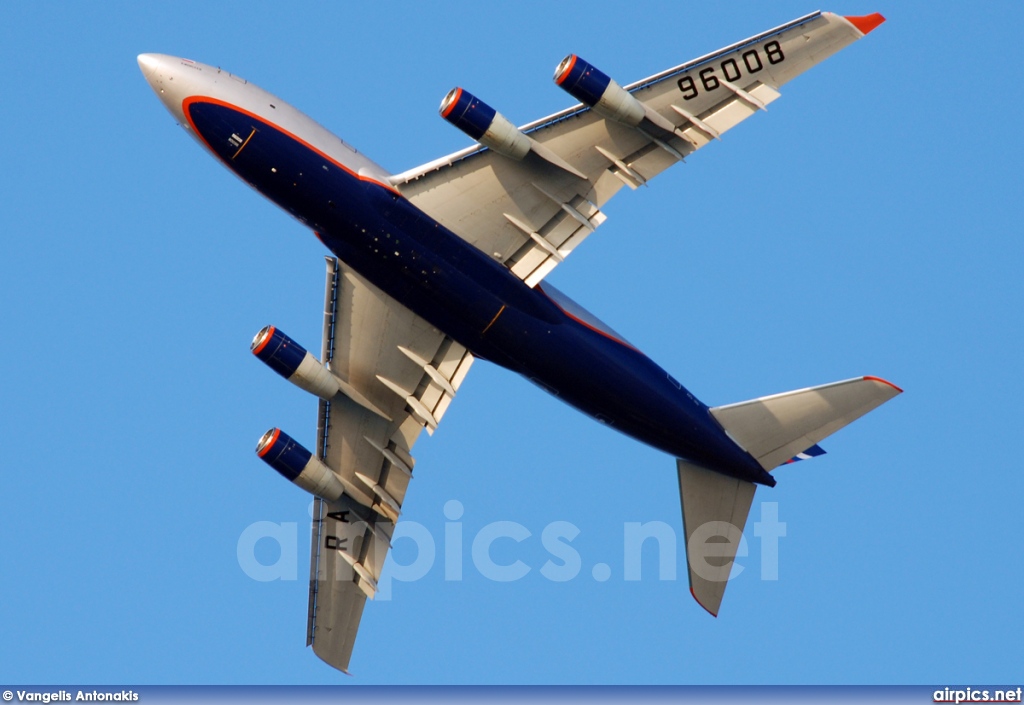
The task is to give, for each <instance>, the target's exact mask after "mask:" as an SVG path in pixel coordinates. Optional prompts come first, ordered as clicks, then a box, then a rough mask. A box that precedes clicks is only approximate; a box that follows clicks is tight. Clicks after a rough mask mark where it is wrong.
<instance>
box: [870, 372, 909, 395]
mask: <svg viewBox="0 0 1024 705" xmlns="http://www.w3.org/2000/svg"><path fill="white" fill-rule="evenodd" d="M864 379H870V380H872V381H873V382H881V383H882V384H888V385H889V386H890V387H892V388H893V389H895V390H896V391H897V392H899V393H900V394H902V393H903V390H902V389H900V388H899V387H897V386H896V385H895V384H893V383H892V382H890V381H889V380H887V379H882V378H881V377H872V376H870V375H867V376H865V377H864Z"/></svg>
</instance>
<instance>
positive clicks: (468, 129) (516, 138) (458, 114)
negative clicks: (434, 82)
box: [440, 88, 531, 161]
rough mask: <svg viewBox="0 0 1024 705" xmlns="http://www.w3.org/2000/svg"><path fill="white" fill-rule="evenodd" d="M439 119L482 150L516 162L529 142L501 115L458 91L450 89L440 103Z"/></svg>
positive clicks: (524, 154)
mask: <svg viewBox="0 0 1024 705" xmlns="http://www.w3.org/2000/svg"><path fill="white" fill-rule="evenodd" d="M440 111H441V117H443V118H444V119H445V120H447V121H448V122H450V123H451V124H453V125H455V127H457V128H459V129H460V130H462V131H463V132H465V133H466V134H467V135H469V136H470V137H472V138H473V139H474V140H476V141H477V142H479V143H480V144H482V145H483V146H485V147H489V148H490V149H493V150H494V151H495V152H497V153H498V154H502V155H504V156H506V157H509V158H510V159H515V160H516V161H519V160H521V159H523V158H524V157H525V156H526V155H527V154H528V153H529V152H530V147H531V140H530V138H529V137H527V136H526V135H524V134H523V133H522V132H520V131H519V129H518V128H517V127H516V126H515V125H513V124H512V123H511V122H509V121H508V118H506V117H505V116H504V115H502V114H501V113H499V112H498V111H497V110H495V109H494V108H492V107H491V106H489V105H488V104H487V103H485V102H483V101H482V100H480V99H479V98H477V97H476V96H475V95H473V94H472V93H470V92H469V91H467V90H463V89H462V88H453V89H451V90H450V91H448V95H446V96H445V97H444V100H442V101H441V108H440Z"/></svg>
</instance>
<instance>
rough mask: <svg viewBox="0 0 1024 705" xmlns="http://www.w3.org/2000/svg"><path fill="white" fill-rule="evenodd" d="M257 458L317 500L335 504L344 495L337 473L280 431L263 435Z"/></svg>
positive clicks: (270, 431) (275, 430) (275, 429)
mask: <svg viewBox="0 0 1024 705" xmlns="http://www.w3.org/2000/svg"><path fill="white" fill-rule="evenodd" d="M256 455H258V456H259V457H260V458H262V459H263V462H265V463H266V464H267V465H269V466H270V467H272V468H274V469H275V470H277V471H278V472H279V473H281V475H282V476H283V477H284V478H285V479H287V480H288V481H289V482H292V483H294V484H296V485H298V486H299V487H301V488H302V489H304V490H306V491H307V492H309V493H311V494H314V495H316V496H317V497H322V498H324V499H326V500H328V501H330V502H335V501H337V500H338V498H339V497H341V495H342V494H343V493H344V492H345V488H344V486H343V485H342V483H341V480H340V479H339V478H338V476H337V475H335V474H334V471H332V470H331V469H330V468H329V467H327V466H326V465H325V464H324V463H323V461H321V460H320V459H319V458H317V457H316V456H314V455H313V454H312V453H310V452H309V451H308V450H306V449H305V448H304V447H303V446H302V445H300V444H299V443H298V441H296V440H295V439H294V438H292V437H291V436H289V435H288V434H287V433H285V432H284V431H282V430H281V429H279V428H272V429H270V430H269V431H267V432H266V433H264V434H263V437H262V438H260V441H259V443H258V444H256Z"/></svg>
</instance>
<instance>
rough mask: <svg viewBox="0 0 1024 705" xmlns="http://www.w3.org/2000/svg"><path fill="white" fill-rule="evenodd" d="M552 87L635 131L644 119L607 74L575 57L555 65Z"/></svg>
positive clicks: (640, 105)
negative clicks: (561, 90) (558, 87)
mask: <svg viewBox="0 0 1024 705" xmlns="http://www.w3.org/2000/svg"><path fill="white" fill-rule="evenodd" d="M555 83H556V84H558V85H559V86H560V87H561V88H562V89H564V90H565V91H566V92H568V93H569V95H571V96H572V97H574V98H576V100H578V101H580V102H581V103H583V104H585V105H589V106H590V107H591V108H593V109H594V110H596V111H597V112H598V113H600V114H601V115H603V116H605V117H606V118H608V119H610V120H615V121H616V122H621V123H625V124H626V125H630V126H631V127H636V126H637V125H639V124H640V123H641V122H642V121H643V119H644V117H646V116H647V110H646V108H644V105H643V103H641V102H640V101H639V100H637V99H636V98H634V97H633V96H632V95H630V94H629V92H628V91H626V90H625V89H624V88H622V86H620V85H619V84H618V83H616V82H615V81H614V80H612V78H611V77H610V76H609V75H608V74H606V73H604V72H603V71H601V70H600V69H599V68H597V67H595V66H594V65H593V64H590V63H588V62H586V61H584V60H583V59H581V58H580V57H578V56H576V54H570V55H569V56H567V57H565V58H564V59H562V62H561V63H560V64H558V68H556V69H555Z"/></svg>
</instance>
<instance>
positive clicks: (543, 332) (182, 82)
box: [140, 54, 775, 485]
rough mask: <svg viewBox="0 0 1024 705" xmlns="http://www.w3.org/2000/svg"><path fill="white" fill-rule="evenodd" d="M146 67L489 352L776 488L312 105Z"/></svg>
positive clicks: (241, 154) (155, 62)
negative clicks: (305, 110)
mask: <svg viewBox="0 0 1024 705" xmlns="http://www.w3.org/2000/svg"><path fill="white" fill-rule="evenodd" d="M140 65H141V66H142V68H143V72H144V73H145V75H146V78H147V80H148V81H149V82H150V84H151V86H153V89H154V90H155V91H156V92H157V94H158V96H159V97H160V98H161V100H162V101H163V102H164V103H165V105H166V106H167V107H168V109H169V110H170V111H171V113H172V114H173V115H175V117H176V118H177V119H178V121H179V123H180V124H181V125H182V126H183V127H185V128H186V130H188V131H189V132H190V133H191V134H192V135H193V137H195V138H196V139H197V140H198V141H199V142H200V144H201V145H202V146H203V147H204V148H206V149H207V150H208V151H210V152H211V153H212V154H213V155H214V156H216V157H217V158H218V159H219V160H220V161H221V163H223V164H224V165H225V166H227V167H228V168H229V169H230V170H231V171H232V172H234V173H235V174H236V175H238V176H239V177H240V178H241V179H242V180H244V181H245V182H246V183H248V184H249V185H251V186H252V187H253V188H255V189H256V190H257V191H259V192H260V193H262V194H263V195H264V196H266V197H267V198H269V199H270V200H271V201H273V202H274V203H275V204H277V205H278V206H280V207H281V208H283V209H284V210H285V211H287V212H288V213H290V214H291V215H292V216H294V217H295V218H297V219H298V220H299V221H300V222H302V223H303V224H305V225H306V226H308V227H309V228H311V229H313V230H314V231H315V232H316V233H317V236H318V237H319V238H320V240H321V241H322V242H323V243H324V245H325V246H326V247H327V248H328V249H330V250H331V252H333V253H334V254H335V255H336V256H337V257H338V258H340V259H341V260H342V261H343V262H344V263H345V264H346V265H347V266H349V267H351V268H352V269H353V270H355V271H356V272H358V273H359V274H360V275H361V276H363V277H364V278H365V279H367V280H368V281H369V282H371V283H372V284H373V285H375V286H377V287H378V288H379V289H381V290H382V291H384V292H385V293H387V294H388V295H389V296H391V297H392V298H394V299H395V300H397V301H399V302H400V303H401V304H403V305H404V306H406V307H408V308H409V309H411V310H412V311H413V312H414V313H416V314H417V315H419V316H421V317H422V318H423V319H425V320H427V321H429V322H430V323H431V324H432V325H434V326H436V327H437V328H438V329H440V330H442V331H444V332H445V333H446V334H447V335H449V336H451V337H452V338H453V339H455V340H456V341H458V342H459V343H461V344H462V345H463V346H465V347H466V348H468V349H469V350H471V351H472V352H473V353H474V354H475V355H477V356H478V357H482V358H485V359H487V360H490V361H491V362H494V363H495V364H498V365H501V366H502V367H505V368H507V369H509V370H512V371H514V372H517V373H519V374H520V375H522V376H524V377H526V378H527V379H529V380H531V381H533V382H534V383H536V384H538V385H539V386H541V387H542V388H544V389H545V390H547V391H549V392H551V393H552V394H555V395H556V396H558V397H559V398H561V399H563V400H564V401H566V402H567V403H569V404H571V405H572V406H574V407H576V408H577V409H579V410H581V411H583V412H585V413H587V414H589V415H590V416H592V417H594V418H596V419H598V420H600V421H601V422H603V423H605V424H607V425H609V426H611V427H613V428H615V429H617V430H619V431H622V432H623V433H626V434H628V435H629V436H631V437H633V438H636V439H637V440H640V441H642V442H644V443H647V444H649V445H651V446H653V447H655V448H658V449H660V450H663V451H665V452H667V453H670V454H672V455H674V456H677V457H682V458H686V459H688V460H691V461H694V462H697V463H700V464H703V465H706V466H707V467H710V468H712V469H715V470H718V471H719V472H723V473H725V474H728V475H732V476H734V477H738V478H741V479H745V480H750V481H753V482H758V483H761V484H768V485H774V484H775V483H774V480H773V479H772V478H771V476H770V475H769V474H768V473H767V472H765V471H764V470H763V469H762V467H761V466H760V465H759V464H758V463H757V461H756V460H754V458H752V457H751V456H750V455H749V454H747V453H746V452H745V451H744V450H742V449H741V448H740V447H739V446H738V445H736V444H735V443H734V442H733V441H732V440H731V439H730V438H729V437H728V436H727V435H726V434H725V432H724V431H723V430H722V428H721V427H720V426H719V425H718V423H717V422H716V421H715V420H714V418H713V417H712V416H711V414H710V413H709V412H708V407H707V406H706V405H705V404H703V403H702V402H700V401H699V400H698V399H697V398H696V397H694V396H693V395H692V394H691V393H690V392H689V391H687V389H686V388H685V387H683V386H682V385H681V384H679V383H678V382H677V381H676V380H674V379H673V378H672V377H671V375H669V374H668V373H667V372H665V370H663V369H662V368H660V367H659V366H658V365H656V364H655V363H654V362H652V361H651V360H650V359H649V358H648V357H647V356H646V355H644V354H643V353H641V352H640V351H638V350H637V349H635V348H634V347H632V346H631V345H630V344H629V343H628V342H626V341H624V340H622V339H621V338H620V337H618V336H617V335H616V334H614V332H612V331H611V330H610V329H608V328H607V327H606V326H603V325H602V324H600V322H598V321H596V320H594V319H588V318H587V314H585V312H580V311H578V310H576V309H575V308H574V304H572V302H571V301H567V300H566V298H565V297H564V295H562V294H560V293H559V292H557V290H555V289H554V288H553V287H551V286H550V285H544V284H541V285H538V286H537V287H535V288H530V287H528V286H527V285H526V284H525V283H523V282H522V281H521V280H520V279H519V278H518V277H516V276H515V275H514V274H512V273H511V272H510V271H509V270H508V269H507V268H506V267H505V266H504V265H503V264H501V263H500V262H497V261H495V260H494V259H492V258H490V257H488V256H487V255H486V254H485V253H483V252H481V251H480V250H478V249H477V248H476V247H474V246H473V245H471V244H469V243H468V242H466V241H465V240H463V239H462V238H460V237H459V236H458V235H456V234H455V233H453V232H451V231H450V230H448V229H446V228H445V227H444V226H442V225H441V224H439V223H438V222H437V221H435V220H433V219H432V218H431V217H430V216H428V215H427V214H425V213H424V212H422V211H420V210H419V209H418V208H416V207H415V206H414V205H413V204H412V203H410V202H409V201H408V200H407V199H406V198H404V197H403V196H402V194H401V193H400V191H399V190H398V189H397V188H395V187H394V186H392V185H391V184H390V183H389V182H388V180H387V177H388V174H387V172H386V171H385V170H384V169H382V168H381V167H379V166H377V165H376V164H374V163H373V162H372V161H370V160H369V159H367V158H366V157H365V156H363V155H362V154H359V153H358V152H357V151H355V150H354V149H352V148H351V147H350V146H348V145H347V144H345V143H344V142H343V141H341V140H340V139H338V138H337V137H335V136H334V135H331V134H330V133H328V132H327V131H326V130H325V129H324V128H322V127H321V126H320V125H318V124H317V123H315V122H314V121H312V120H311V119H309V118H308V117H307V116H305V115H303V114H302V113H300V112H299V111H298V110H296V109H294V108H292V107H291V106H289V105H287V104H286V103H284V102H282V101H280V99H278V98H276V97H274V96H272V95H270V94H269V93H266V92H265V91H263V90H261V89H259V88H257V87H256V86H254V85H252V84H250V83H247V82H245V81H243V80H242V79H239V78H238V77H236V76H233V75H231V74H228V73H226V72H223V71H221V70H219V69H216V68H213V67H210V66H206V65H203V64H198V63H196V62H190V61H187V60H183V59H178V58H175V57H170V56H163V55H153V54H147V55H143V56H142V57H140Z"/></svg>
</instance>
